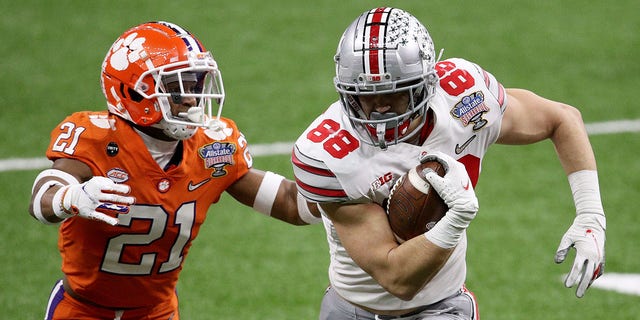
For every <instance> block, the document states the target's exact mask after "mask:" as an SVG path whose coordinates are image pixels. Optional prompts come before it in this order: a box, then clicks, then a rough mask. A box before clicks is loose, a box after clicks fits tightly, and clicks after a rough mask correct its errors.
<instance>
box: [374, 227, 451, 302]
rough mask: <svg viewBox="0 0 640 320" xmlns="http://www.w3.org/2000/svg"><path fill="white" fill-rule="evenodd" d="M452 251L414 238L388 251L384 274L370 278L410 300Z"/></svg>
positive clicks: (425, 240) (390, 291)
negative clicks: (386, 267)
mask: <svg viewBox="0 0 640 320" xmlns="http://www.w3.org/2000/svg"><path fill="white" fill-rule="evenodd" d="M454 249H455V248H450V249H444V248H441V247H439V246H437V245H435V244H433V243H431V242H429V241H428V240H427V239H426V238H425V237H423V236H418V237H415V238H413V239H410V240H409V241H405V242H404V243H402V245H400V246H398V247H397V248H395V249H393V250H391V251H389V254H388V267H389V269H388V270H382V269H381V270H378V272H377V275H376V276H374V278H376V280H377V281H378V282H379V283H380V285H382V286H383V287H384V288H385V289H386V290H387V291H389V293H391V294H393V295H395V296H397V297H398V298H400V299H403V300H410V299H412V298H413V297H414V296H415V295H416V294H417V293H418V292H419V291H420V290H421V289H422V288H423V287H424V286H425V284H427V283H428V282H429V281H430V280H431V279H432V278H433V277H434V276H435V275H436V274H437V273H438V271H440V269H441V268H442V266H444V264H445V262H447V259H448V258H449V256H450V255H451V253H452V252H453V250H454Z"/></svg>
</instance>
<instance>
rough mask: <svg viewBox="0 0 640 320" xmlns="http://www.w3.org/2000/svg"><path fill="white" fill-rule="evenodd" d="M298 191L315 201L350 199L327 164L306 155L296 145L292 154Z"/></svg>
mask: <svg viewBox="0 0 640 320" xmlns="http://www.w3.org/2000/svg"><path fill="white" fill-rule="evenodd" d="M291 161H292V163H293V173H294V175H295V178H296V184H297V185H298V191H299V192H300V194H302V195H303V196H304V197H305V198H307V199H309V200H311V201H314V202H342V201H346V200H348V197H347V193H346V192H345V191H344V189H343V188H342V185H341V184H340V182H339V181H338V178H337V177H336V176H335V175H334V174H333V172H331V170H329V168H328V167H327V166H326V164H325V163H324V162H322V161H319V160H317V159H313V158H311V157H308V156H306V155H304V154H303V153H302V152H301V151H300V149H299V148H298V146H294V148H293V154H292V156H291Z"/></svg>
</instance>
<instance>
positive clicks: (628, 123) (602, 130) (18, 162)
mask: <svg viewBox="0 0 640 320" xmlns="http://www.w3.org/2000/svg"><path fill="white" fill-rule="evenodd" d="M586 127H587V132H589V135H601V134H612V133H623V132H640V119H636V120H615V121H605V122H596V123H588V124H586ZM292 148H293V142H275V143H266V144H253V145H250V150H251V154H252V155H253V156H254V157H260V156H275V155H285V154H290V153H291V149H292ZM49 166H51V161H49V160H48V159H47V158H10V159H1V160H0V172H3V171H16V170H35V169H44V168H48V167H49Z"/></svg>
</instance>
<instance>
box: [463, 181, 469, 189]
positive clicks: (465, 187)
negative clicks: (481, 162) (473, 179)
mask: <svg viewBox="0 0 640 320" xmlns="http://www.w3.org/2000/svg"><path fill="white" fill-rule="evenodd" d="M462 188H463V189H465V190H469V180H467V184H466V185H462Z"/></svg>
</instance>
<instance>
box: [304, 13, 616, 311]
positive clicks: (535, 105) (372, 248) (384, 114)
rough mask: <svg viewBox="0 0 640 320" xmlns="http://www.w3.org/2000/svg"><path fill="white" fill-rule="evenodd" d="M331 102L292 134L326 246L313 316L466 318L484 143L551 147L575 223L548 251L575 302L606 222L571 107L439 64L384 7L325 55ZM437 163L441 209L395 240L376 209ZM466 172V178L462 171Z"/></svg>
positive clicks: (594, 262)
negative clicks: (414, 173) (322, 286)
mask: <svg viewBox="0 0 640 320" xmlns="http://www.w3.org/2000/svg"><path fill="white" fill-rule="evenodd" d="M335 63H336V77H335V79H334V84H335V88H336V90H337V91H338V93H339V95H340V100H339V101H337V102H335V103H333V104H332V105H331V106H329V108H328V109H327V110H326V111H325V112H324V113H323V114H322V115H320V116H319V117H318V118H316V119H315V120H314V121H313V122H312V123H311V125H310V126H309V127H308V128H307V129H306V130H305V131H304V133H303V134H302V135H301V136H300V137H299V138H298V140H297V141H296V143H295V147H294V150H293V155H292V162H293V167H294V173H295V176H296V180H297V183H298V189H299V190H300V191H301V192H302V193H303V195H304V196H305V197H306V198H307V199H309V200H311V201H314V202H318V203H319V205H320V207H321V208H322V211H323V220H324V225H325V229H326V233H327V239H328V242H329V250H330V258H331V261H330V265H329V278H330V283H331V285H330V287H329V288H328V290H327V292H326V294H325V297H324V299H323V301H322V307H321V311H320V319H354V318H355V317H356V315H357V318H358V319H395V318H398V317H400V318H406V319H423V318H428V319H451V318H452V316H456V319H459V318H463V319H477V318H478V314H477V308H476V304H475V299H474V298H473V295H472V294H471V292H469V291H468V290H467V289H466V288H465V286H464V282H465V277H466V262H465V255H466V248H467V242H466V241H467V239H466V231H465V230H466V227H467V226H468V225H469V223H470V222H471V221H472V219H473V218H474V217H475V215H476V213H477V210H478V201H477V199H476V197H475V193H474V191H473V187H470V186H469V182H471V185H472V186H475V184H476V183H477V181H478V177H479V174H480V168H481V162H482V158H483V156H484V155H485V153H486V151H487V149H488V148H489V146H490V145H492V144H494V143H500V144H530V143H535V142H538V141H541V140H545V139H550V140H551V141H552V142H553V144H554V146H555V148H556V151H557V155H558V159H559V161H560V163H561V164H562V166H563V168H564V170H565V172H566V174H567V176H568V180H569V184H570V187H571V191H572V192H573V198H574V202H575V206H576V217H575V220H574V222H573V224H572V225H571V226H569V228H568V231H567V232H566V233H565V235H564V236H563V237H562V239H561V242H560V246H559V247H558V251H557V253H556V262H557V263H561V262H562V261H563V260H564V259H565V257H566V255H567V252H568V251H569V249H570V248H571V247H574V248H575V249H576V258H575V261H574V264H573V267H572V268H571V271H570V273H569V275H568V276H567V278H566V280H565V285H566V286H567V287H573V286H577V289H576V295H577V296H578V297H582V296H583V295H584V293H585V291H586V289H587V288H588V287H589V285H590V284H591V282H592V281H593V280H595V279H596V278H597V277H599V276H600V275H601V274H602V272H603V268H604V241H605V228H606V227H605V216H604V210H603V208H602V204H601V199H600V191H599V185H598V177H597V171H596V161H595V157H594V154H593V151H592V148H591V145H590V142H589V139H588V136H587V133H586V130H585V126H584V123H583V121H582V118H581V115H580V112H579V111H578V110H577V109H576V108H574V107H572V106H569V105H567V104H564V103H561V102H556V101H552V100H549V99H545V98H543V97H540V96H538V95H536V94H534V93H533V92H531V91H528V90H523V89H505V88H504V87H503V86H502V85H501V84H500V82H498V81H497V80H496V78H495V77H494V76H493V75H491V74H490V73H489V72H487V71H485V70H483V69H482V68H481V67H480V66H478V65H476V64H474V63H472V62H470V61H467V60H464V59H458V58H451V59H446V60H442V61H439V57H437V56H436V53H435V50H434V45H433V42H432V40H431V37H430V35H429V33H428V32H427V30H426V28H425V27H424V26H423V25H422V24H421V23H420V22H419V21H418V20H417V19H416V18H415V17H414V16H412V15H411V14H409V13H407V12H406V11H403V10H400V9H397V8H375V9H372V10H369V11H366V12H364V13H363V14H361V15H360V16H358V17H357V19H355V21H353V22H352V23H351V24H350V25H349V27H348V28H347V29H346V31H345V32H344V34H343V36H342V38H341V40H340V42H339V45H338V49H337V53H336V56H335ZM429 157H431V158H436V159H438V160H439V161H441V162H444V163H446V164H447V166H448V172H447V174H446V175H445V176H444V178H440V177H439V176H437V175H436V174H435V173H433V172H432V173H429V174H427V179H428V180H429V181H430V183H431V184H432V185H433V187H434V189H435V190H436V191H437V192H438V193H439V194H440V196H441V197H442V198H443V199H444V200H445V203H447V205H448V206H449V211H448V212H447V214H446V215H445V217H444V218H443V219H442V220H440V221H439V222H438V223H437V224H436V225H435V226H434V227H433V228H432V229H430V230H429V231H427V232H426V233H425V234H424V235H421V236H417V237H415V238H412V239H409V240H407V241H404V242H402V243H398V242H397V241H396V238H395V237H394V234H393V232H392V231H391V229H390V227H389V224H388V220H387V216H386V212H385V209H384V207H385V201H386V199H387V198H388V197H389V191H390V189H391V188H392V187H393V185H394V183H395V182H396V181H397V180H398V178H399V177H400V176H402V175H403V174H404V173H405V172H407V171H408V170H409V169H411V168H413V167H415V166H416V165H417V164H419V163H420V161H422V160H424V159H425V158H429ZM464 169H466V170H464Z"/></svg>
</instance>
